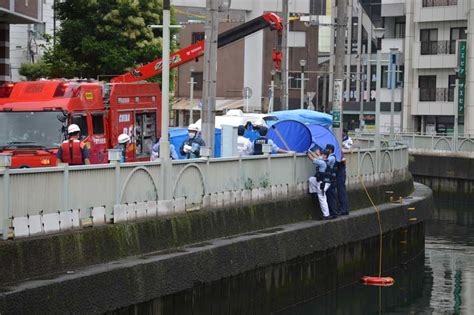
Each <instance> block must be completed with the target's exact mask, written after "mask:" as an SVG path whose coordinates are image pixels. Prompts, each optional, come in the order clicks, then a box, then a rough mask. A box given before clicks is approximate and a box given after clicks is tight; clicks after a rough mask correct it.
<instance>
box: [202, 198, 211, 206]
mask: <svg viewBox="0 0 474 315" xmlns="http://www.w3.org/2000/svg"><path fill="white" fill-rule="evenodd" d="M210 206H211V195H209V194H207V195H204V196H202V208H203V209H207V208H209V207H210Z"/></svg>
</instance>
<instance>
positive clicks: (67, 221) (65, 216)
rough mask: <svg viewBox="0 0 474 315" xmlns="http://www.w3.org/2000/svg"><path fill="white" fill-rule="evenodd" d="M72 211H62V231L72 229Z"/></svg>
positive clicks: (60, 218)
mask: <svg viewBox="0 0 474 315" xmlns="http://www.w3.org/2000/svg"><path fill="white" fill-rule="evenodd" d="M72 220H73V215H72V210H68V211H62V212H60V213H59V229H60V230H61V231H66V230H70V229H72V227H73V225H72Z"/></svg>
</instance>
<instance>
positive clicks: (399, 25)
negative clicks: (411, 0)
mask: <svg viewBox="0 0 474 315" xmlns="http://www.w3.org/2000/svg"><path fill="white" fill-rule="evenodd" d="M405 26H406V24H405V18H404V17H403V18H402V19H400V18H396V19H395V33H394V34H393V35H394V37H395V38H405Z"/></svg>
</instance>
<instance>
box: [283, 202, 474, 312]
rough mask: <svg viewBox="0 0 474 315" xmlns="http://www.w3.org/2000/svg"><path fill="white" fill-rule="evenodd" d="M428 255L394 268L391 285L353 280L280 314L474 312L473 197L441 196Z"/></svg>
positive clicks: (429, 228) (431, 223)
mask: <svg viewBox="0 0 474 315" xmlns="http://www.w3.org/2000/svg"><path fill="white" fill-rule="evenodd" d="M436 207H437V209H435V211H434V214H433V218H432V219H431V220H430V221H429V222H428V223H427V225H426V245H425V253H424V257H423V256H420V257H419V258H417V259H415V260H414V261H412V262H411V263H410V264H409V265H407V266H401V268H400V269H396V270H393V271H392V274H390V275H391V276H393V277H394V278H395V280H396V284H395V285H394V286H392V287H385V288H377V287H367V286H363V285H360V284H355V285H352V286H350V287H347V288H343V289H341V290H338V291H337V292H335V293H333V294H329V295H326V296H323V297H320V298H317V299H314V300H309V301H306V302H305V303H301V304H298V305H294V306H292V307H290V308H287V309H285V310H282V311H281V312H279V314H301V315H305V314H474V202H472V203H470V204H460V203H457V202H456V201H455V200H437V201H436Z"/></svg>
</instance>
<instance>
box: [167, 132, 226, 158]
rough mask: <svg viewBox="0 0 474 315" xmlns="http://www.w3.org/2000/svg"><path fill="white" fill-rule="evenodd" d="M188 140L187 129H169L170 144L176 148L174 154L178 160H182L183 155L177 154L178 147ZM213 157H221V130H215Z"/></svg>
mask: <svg viewBox="0 0 474 315" xmlns="http://www.w3.org/2000/svg"><path fill="white" fill-rule="evenodd" d="M187 138H188V129H187V128H170V142H171V143H172V144H173V145H174V147H175V148H176V153H178V156H179V158H180V159H184V155H181V154H180V153H179V147H180V146H181V144H183V142H184V140H186V139H187ZM214 156H215V157H220V156H221V129H218V128H216V133H215V147H214Z"/></svg>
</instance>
